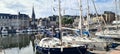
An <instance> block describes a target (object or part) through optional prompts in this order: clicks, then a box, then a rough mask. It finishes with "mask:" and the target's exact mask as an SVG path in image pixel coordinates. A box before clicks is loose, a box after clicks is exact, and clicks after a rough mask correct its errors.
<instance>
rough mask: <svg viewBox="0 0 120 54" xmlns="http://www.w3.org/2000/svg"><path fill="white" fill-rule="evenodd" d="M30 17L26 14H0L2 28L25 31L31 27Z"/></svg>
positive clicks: (0, 26)
mask: <svg viewBox="0 0 120 54" xmlns="http://www.w3.org/2000/svg"><path fill="white" fill-rule="evenodd" d="M29 18H30V17H29V16H28V15H26V14H20V12H19V13H18V15H15V14H6V13H0V28H2V27H6V28H8V29H11V28H12V29H25V28H27V27H29Z"/></svg>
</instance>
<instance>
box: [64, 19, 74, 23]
mask: <svg viewBox="0 0 120 54" xmlns="http://www.w3.org/2000/svg"><path fill="white" fill-rule="evenodd" d="M73 22H74V20H73V19H72V18H62V24H72V23H73Z"/></svg>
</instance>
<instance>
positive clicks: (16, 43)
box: [0, 34, 35, 54]
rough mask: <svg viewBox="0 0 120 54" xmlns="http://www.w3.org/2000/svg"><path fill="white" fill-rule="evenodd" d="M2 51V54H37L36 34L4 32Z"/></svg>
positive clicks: (1, 37)
mask: <svg viewBox="0 0 120 54" xmlns="http://www.w3.org/2000/svg"><path fill="white" fill-rule="evenodd" d="M0 52H1V53H2V54H35V48H34V34H8V35H3V34H2V35H1V36H0Z"/></svg>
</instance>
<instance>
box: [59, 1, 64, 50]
mask: <svg viewBox="0 0 120 54" xmlns="http://www.w3.org/2000/svg"><path fill="white" fill-rule="evenodd" d="M58 5H59V7H58V8H59V31H60V41H61V52H63V47H62V33H61V32H62V24H61V18H62V17H61V1H60V0H59V1H58Z"/></svg>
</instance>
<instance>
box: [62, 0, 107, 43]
mask: <svg viewBox="0 0 120 54" xmlns="http://www.w3.org/2000/svg"><path fill="white" fill-rule="evenodd" d="M79 2H81V1H79ZM79 5H80V19H79V24H78V29H73V28H67V27H62V28H63V29H68V30H72V31H74V32H75V34H76V36H74V35H72V36H69V35H67V36H64V38H69V39H71V40H72V39H74V40H75V41H76V42H105V40H103V39H100V38H98V37H94V38H91V36H92V35H91V34H90V32H89V21H90V19H89V18H90V16H89V1H88V0H87V6H88V7H87V24H86V28H82V5H81V3H80V4H79Z"/></svg>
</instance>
